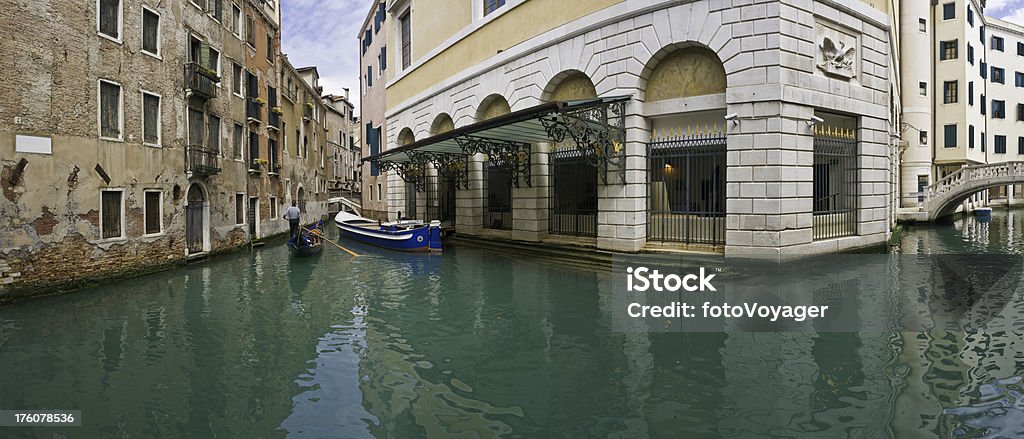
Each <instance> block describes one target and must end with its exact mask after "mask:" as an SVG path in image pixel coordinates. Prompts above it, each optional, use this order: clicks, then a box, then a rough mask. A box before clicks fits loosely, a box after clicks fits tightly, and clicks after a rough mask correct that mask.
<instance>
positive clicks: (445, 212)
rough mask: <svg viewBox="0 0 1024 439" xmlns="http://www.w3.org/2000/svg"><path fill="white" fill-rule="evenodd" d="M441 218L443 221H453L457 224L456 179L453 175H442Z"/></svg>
mask: <svg viewBox="0 0 1024 439" xmlns="http://www.w3.org/2000/svg"><path fill="white" fill-rule="evenodd" d="M440 189H441V194H440V196H441V199H440V200H439V201H440V204H441V218H440V220H441V221H442V222H451V223H452V224H455V189H456V184H455V179H454V178H451V177H441V188H440Z"/></svg>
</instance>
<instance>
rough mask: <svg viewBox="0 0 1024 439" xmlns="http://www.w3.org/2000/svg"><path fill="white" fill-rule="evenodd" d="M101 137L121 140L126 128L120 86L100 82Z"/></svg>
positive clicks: (108, 82)
mask: <svg viewBox="0 0 1024 439" xmlns="http://www.w3.org/2000/svg"><path fill="white" fill-rule="evenodd" d="M99 89H100V90H99V92H100V109H99V115H100V137H105V138H107V139H116V140H121V131H122V128H123V127H124V121H123V120H122V119H121V117H122V109H123V101H122V100H121V86H120V85H119V84H116V83H113V82H110V81H104V80H102V79H101V80H100V82H99Z"/></svg>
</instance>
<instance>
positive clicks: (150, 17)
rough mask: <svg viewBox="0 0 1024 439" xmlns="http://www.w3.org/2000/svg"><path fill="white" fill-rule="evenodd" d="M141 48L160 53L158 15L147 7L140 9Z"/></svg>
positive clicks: (156, 53)
mask: <svg viewBox="0 0 1024 439" xmlns="http://www.w3.org/2000/svg"><path fill="white" fill-rule="evenodd" d="M142 50H145V51H146V52H149V53H151V54H153V55H157V56H159V55H160V16H159V15H157V13H156V12H153V11H150V10H149V9H145V8H143V9H142Z"/></svg>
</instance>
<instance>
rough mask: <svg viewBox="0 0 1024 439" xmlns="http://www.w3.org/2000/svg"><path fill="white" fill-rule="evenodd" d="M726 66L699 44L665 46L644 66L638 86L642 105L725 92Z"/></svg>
mask: <svg viewBox="0 0 1024 439" xmlns="http://www.w3.org/2000/svg"><path fill="white" fill-rule="evenodd" d="M727 86H728V80H727V74H726V71H725V64H724V63H722V60H721V59H720V58H719V57H718V54H716V53H715V52H714V51H713V50H711V49H709V48H708V47H707V46H704V45H702V44H699V43H694V42H684V43H677V44H671V45H668V46H665V47H664V48H662V49H661V50H659V51H658V52H657V53H655V54H654V56H652V57H651V59H650V60H649V61H648V62H647V65H646V66H644V69H643V70H642V71H641V73H640V81H639V83H638V84H637V88H638V89H639V91H640V93H641V94H642V96H640V97H641V98H642V99H643V100H644V101H645V102H654V101H661V100H666V99H678V98H687V97H693V96H705V95H713V94H721V93H725V90H726V87H727Z"/></svg>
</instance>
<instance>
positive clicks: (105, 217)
mask: <svg viewBox="0 0 1024 439" xmlns="http://www.w3.org/2000/svg"><path fill="white" fill-rule="evenodd" d="M100 229H101V233H102V235H101V237H102V238H103V239H109V238H120V237H121V236H122V233H121V191H102V192H100Z"/></svg>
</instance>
